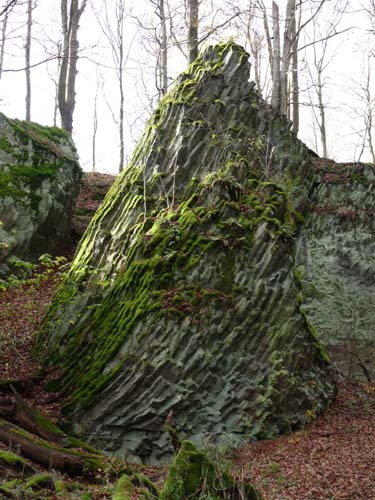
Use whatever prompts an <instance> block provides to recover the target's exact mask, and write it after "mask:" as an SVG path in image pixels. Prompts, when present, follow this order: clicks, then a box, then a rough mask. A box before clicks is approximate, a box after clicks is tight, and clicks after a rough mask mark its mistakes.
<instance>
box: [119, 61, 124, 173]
mask: <svg viewBox="0 0 375 500" xmlns="http://www.w3.org/2000/svg"><path fill="white" fill-rule="evenodd" d="M121 64H122V63H121ZM121 67H122V66H121ZM119 87H120V115H119V119H120V120H119V121H120V123H119V134H120V164H119V172H120V173H121V172H122V171H123V170H124V163H125V141H124V100H125V98H124V79H123V72H122V71H120V73H119Z"/></svg>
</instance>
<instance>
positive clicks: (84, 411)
mask: <svg viewBox="0 0 375 500" xmlns="http://www.w3.org/2000/svg"><path fill="white" fill-rule="evenodd" d="M310 156H311V152H310V151H308V150H307V148H306V147H305V146H304V145H303V144H301V143H300V142H299V141H298V140H297V139H296V137H295V135H294V134H293V133H292V132H291V131H290V129H289V125H288V123H287V121H286V119H285V118H284V117H281V116H277V115H275V114H274V113H273V112H272V111H271V109H270V108H269V106H268V105H267V104H266V103H265V102H264V101H263V100H262V99H261V97H260V96H259V95H258V93H257V92H256V90H255V89H254V85H253V84H252V83H250V82H249V62H248V54H246V53H245V52H244V51H243V50H242V49H241V48H240V47H238V46H236V45H233V44H227V45H219V46H216V47H210V48H209V49H208V50H207V51H206V52H204V53H203V54H202V55H201V56H200V57H199V58H198V59H197V61H196V62H194V63H193V64H192V65H191V66H190V67H189V68H188V70H187V72H186V73H184V74H183V75H182V76H181V77H180V78H179V79H178V81H177V83H176V85H175V86H174V89H173V90H172V91H171V92H170V93H169V94H168V95H167V96H166V97H165V98H164V99H163V101H162V102H161V103H160V106H159V109H158V110H157V111H156V112H155V113H154V115H153V117H152V119H151V120H150V122H149V124H148V126H147V129H146V131H145V133H144V136H143V139H142V140H141V142H140V144H139V146H138V148H137V150H136V152H135V154H134V157H133V159H132V161H131V163H130V165H129V166H128V168H127V169H126V170H125V171H124V173H123V174H122V175H121V176H120V177H119V178H118V179H117V181H116V182H115V184H114V186H113V187H112V189H111V190H110V192H109V193H108V195H107V197H106V199H105V201H104V203H103V204H102V206H101V207H100V209H99V210H98V212H97V213H96V215H95V216H94V219H93V221H92V222H91V224H90V226H89V228H88V230H87V232H86V235H85V236H84V238H83V240H82V242H81V244H80V247H79V249H78V251H77V254H76V257H75V260H74V262H73V264H72V267H71V270H70V272H69V275H68V277H67V278H66V281H65V283H64V285H63V286H62V288H61V289H60V291H59V293H58V295H57V297H56V299H55V301H54V303H53V305H52V307H51V309H50V311H49V314H48V316H47V319H46V321H45V322H44V325H43V328H42V330H41V332H40V335H39V339H38V343H37V346H36V350H37V352H39V353H41V356H40V357H41V360H42V361H43V363H44V364H45V365H49V364H53V365H55V366H57V367H59V368H60V370H61V378H60V379H59V380H58V381H56V384H55V388H59V389H60V390H62V393H63V394H65V396H67V397H68V399H67V401H66V406H65V409H66V411H67V412H68V414H70V416H71V418H72V420H73V422H75V423H76V429H77V430H78V431H80V432H81V434H83V435H85V436H86V437H88V438H90V439H91V440H92V442H94V443H95V444H96V445H98V446H99V447H101V448H105V449H106V450H108V451H110V452H112V453H115V454H118V455H125V456H126V457H131V456H132V457H138V458H140V459H142V460H149V461H157V460H159V461H160V460H164V459H165V458H167V457H169V456H170V454H171V452H172V447H171V444H170V439H169V435H168V429H169V430H170V427H171V426H172V427H174V428H175V430H176V431H177V433H178V435H179V436H180V437H181V438H182V437H188V438H191V439H193V440H194V441H195V442H196V443H199V444H201V443H203V444H205V443H206V444H207V443H208V442H212V443H218V444H237V443H240V442H244V441H246V440H249V439H253V438H266V437H271V436H275V435H277V434H278V433H281V432H287V431H290V430H291V429H293V428H295V427H298V426H301V425H303V424H304V423H305V422H307V421H308V420H309V419H311V418H312V417H313V416H314V415H316V414H317V413H319V412H320V411H322V410H323V409H324V408H325V406H326V405H327V403H328V402H329V401H330V399H331V398H332V396H333V393H334V384H333V382H332V377H331V374H330V368H329V363H328V360H327V356H326V355H325V352H324V350H323V348H322V347H321V345H320V344H319V342H318V341H317V339H316V337H315V335H314V332H313V330H312V328H311V326H310V325H309V324H308V322H307V320H306V317H305V315H304V314H303V313H302V312H301V308H300V302H301V283H300V279H299V276H298V273H297V272H296V269H295V263H294V251H295V236H296V234H297V233H298V228H299V222H300V221H301V220H302V219H303V213H304V212H305V210H306V201H305V200H306V199H307V198H308V191H309V189H310V187H311V184H312V179H313V173H312V169H311V162H310Z"/></svg>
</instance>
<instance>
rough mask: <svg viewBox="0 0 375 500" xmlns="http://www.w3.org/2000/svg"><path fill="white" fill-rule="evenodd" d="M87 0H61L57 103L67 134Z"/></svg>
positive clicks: (69, 127) (73, 99) (72, 108)
mask: <svg viewBox="0 0 375 500" xmlns="http://www.w3.org/2000/svg"><path fill="white" fill-rule="evenodd" d="M86 5H87V0H81V2H80V1H79V0H61V27H62V35H63V43H62V51H61V52H62V56H61V65H60V73H59V80H58V104H59V110H60V115H61V126H62V128H63V129H65V130H66V131H67V132H69V134H71V133H72V131H73V113H74V108H75V95H76V92H75V84H76V76H77V62H78V57H79V42H78V29H79V21H80V18H81V15H82V14H83V11H84V10H85V8H86Z"/></svg>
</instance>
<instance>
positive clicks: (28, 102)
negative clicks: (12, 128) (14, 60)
mask: <svg viewBox="0 0 375 500" xmlns="http://www.w3.org/2000/svg"><path fill="white" fill-rule="evenodd" d="M32 25H33V0H27V34H26V43H25V73H26V121H30V120H31V70H30V52H31V29H32Z"/></svg>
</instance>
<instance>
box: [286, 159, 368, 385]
mask: <svg viewBox="0 0 375 500" xmlns="http://www.w3.org/2000/svg"><path fill="white" fill-rule="evenodd" d="M315 170H316V174H315V176H316V177H315V184H314V190H313V192H312V193H311V209H310V211H309V213H308V215H307V216H306V223H305V224H304V226H303V230H302V232H301V234H300V236H299V238H298V241H297V246H296V265H297V269H298V273H299V275H300V278H301V284H302V295H303V305H302V308H301V309H302V310H303V311H304V312H305V314H306V316H307V318H308V321H309V322H310V324H311V326H312V327H313V328H314V330H315V332H316V334H317V335H318V336H319V339H320V340H321V342H322V343H323V344H324V345H325V346H326V347H327V349H328V351H329V353H330V354H331V357H332V360H333V362H334V363H335V365H336V366H337V368H338V369H339V370H340V371H341V372H342V373H344V374H345V375H346V376H349V377H352V378H357V377H360V378H361V379H365V380H366V379H367V378H368V377H370V378H373V377H374V376H375V287H374V285H375V187H374V182H375V171H374V166H371V165H363V164H344V165H343V164H335V163H333V162H326V161H317V162H316V166H315Z"/></svg>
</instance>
